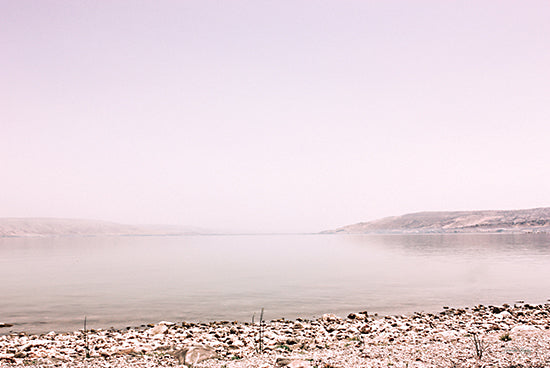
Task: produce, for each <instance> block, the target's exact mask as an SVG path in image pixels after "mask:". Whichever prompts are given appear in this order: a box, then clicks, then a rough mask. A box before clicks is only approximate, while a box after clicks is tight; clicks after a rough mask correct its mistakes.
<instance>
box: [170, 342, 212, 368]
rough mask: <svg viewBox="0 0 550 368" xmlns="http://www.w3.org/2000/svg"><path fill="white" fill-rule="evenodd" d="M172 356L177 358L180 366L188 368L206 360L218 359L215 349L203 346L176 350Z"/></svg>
mask: <svg viewBox="0 0 550 368" xmlns="http://www.w3.org/2000/svg"><path fill="white" fill-rule="evenodd" d="M170 355H172V356H173V357H174V358H176V359H177V360H178V362H179V364H184V365H186V366H188V367H192V366H194V365H195V364H197V363H200V362H202V361H204V360H207V359H212V358H216V357H217V354H216V351H215V350H214V349H212V348H210V347H207V346H202V345H190V346H187V347H185V348H183V349H179V350H175V351H173V352H171V353H170Z"/></svg>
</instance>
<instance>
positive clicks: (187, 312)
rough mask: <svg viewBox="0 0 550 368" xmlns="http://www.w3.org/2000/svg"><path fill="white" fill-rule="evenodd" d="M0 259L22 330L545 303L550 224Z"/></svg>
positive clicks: (65, 248) (3, 312) (8, 317)
mask: <svg viewBox="0 0 550 368" xmlns="http://www.w3.org/2000/svg"><path fill="white" fill-rule="evenodd" d="M0 270H1V272H2V277H3V280H8V281H7V282H2V283H1V284H0V295H1V296H2V297H1V298H0V321H2V322H8V323H15V326H14V327H12V328H10V329H9V330H14V331H21V330H24V331H29V332H48V331H51V330H56V331H66V330H74V329H78V328H81V327H82V321H83V318H84V316H87V318H88V326H89V327H90V328H108V327H111V326H114V327H119V328H122V327H126V326H136V325H141V324H144V323H155V322H158V321H160V320H170V321H176V322H177V321H182V320H190V321H208V320H241V321H248V320H250V318H251V317H252V314H253V313H254V312H256V313H257V312H259V310H260V308H262V307H264V308H265V311H266V317H267V318H268V319H273V318H279V317H285V318H296V317H305V318H311V317H315V316H319V315H321V314H323V313H327V312H332V313H336V314H339V315H341V316H345V315H347V313H350V312H357V311H362V310H365V309H366V310H368V311H370V313H381V314H401V313H412V312H415V311H438V310H440V309H441V307H442V306H444V305H449V306H467V305H474V304H479V303H487V304H501V303H506V302H507V303H513V302H515V301H518V300H525V301H527V302H531V303H541V302H545V301H546V299H547V298H550V286H549V284H548V280H549V279H550V235H548V234H529V235H513V234H499V235H497V234H456V235H455V234H445V235H242V236H184V237H62V238H3V239H0ZM7 332H8V329H2V330H1V331H0V333H7Z"/></svg>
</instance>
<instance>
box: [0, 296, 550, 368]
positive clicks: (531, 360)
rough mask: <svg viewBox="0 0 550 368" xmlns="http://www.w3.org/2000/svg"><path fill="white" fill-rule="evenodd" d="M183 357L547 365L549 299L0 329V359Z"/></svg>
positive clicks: (14, 362)
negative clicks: (418, 309)
mask: <svg viewBox="0 0 550 368" xmlns="http://www.w3.org/2000/svg"><path fill="white" fill-rule="evenodd" d="M260 329H261V332H260ZM260 333H261V339H260ZM260 342H261V343H260ZM186 349H187V350H186ZM86 355H88V356H89V357H88V358H87V357H86ZM184 358H185V359H186V363H189V362H190V361H191V362H193V361H197V364H196V365H195V366H196V367H227V368H229V367H235V368H237V367H262V368H267V367H284V366H286V367H294V368H298V367H311V368H313V367H325V368H329V367H332V368H336V367H472V366H493V367H505V368H512V367H524V368H527V367H532V368H535V367H537V368H539V367H548V366H550V303H546V304H539V305H530V304H525V303H515V304H513V305H507V304H504V305H502V306H483V305H478V306H474V307H464V308H447V307H444V308H443V309H442V310H441V311H440V312H438V313H414V314H411V315H402V316H370V315H369V314H368V312H366V311H364V312H358V313H352V314H350V315H348V316H347V317H338V316H335V315H332V314H325V315H323V316H322V317H320V318H318V319H315V320H306V319H301V318H298V319H296V320H285V319H279V320H273V321H269V322H266V323H265V324H263V325H262V326H260V324H259V321H256V323H255V324H251V323H237V322H230V321H219V322H211V323H190V322H178V323H173V322H159V323H157V324H156V325H148V326H146V327H137V328H129V329H124V330H112V329H111V330H89V331H86V332H85V331H83V330H80V331H75V332H71V333H54V332H51V333H48V334H41V335H28V334H25V333H13V334H9V335H3V336H0V366H1V367H29V366H35V367H130V366H132V367H172V366H175V365H178V364H181V363H183V359H184ZM202 358H208V359H206V360H204V361H201V360H202Z"/></svg>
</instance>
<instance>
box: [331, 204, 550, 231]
mask: <svg viewBox="0 0 550 368" xmlns="http://www.w3.org/2000/svg"><path fill="white" fill-rule="evenodd" d="M480 232H550V207H546V208H534V209H528V210H510V211H451V212H417V213H410V214H406V215H403V216H394V217H386V218H382V219H379V220H374V221H369V222H360V223H358V224H354V225H348V226H344V227H340V228H338V229H335V230H328V231H323V233H325V234H338V233H344V234H363V233H480Z"/></svg>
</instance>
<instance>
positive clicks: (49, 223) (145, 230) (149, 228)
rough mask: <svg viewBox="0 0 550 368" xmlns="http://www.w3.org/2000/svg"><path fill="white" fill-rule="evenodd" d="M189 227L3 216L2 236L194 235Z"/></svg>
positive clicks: (0, 224)
mask: <svg viewBox="0 0 550 368" xmlns="http://www.w3.org/2000/svg"><path fill="white" fill-rule="evenodd" d="M197 233H198V232H197V231H194V230H192V229H189V228H184V227H177V226H162V225H144V226H134V225H124V224H117V223H114V222H107V221H96V220H80V219H58V218H0V237H11V236H96V235H110V236H123V235H190V234H197Z"/></svg>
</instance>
